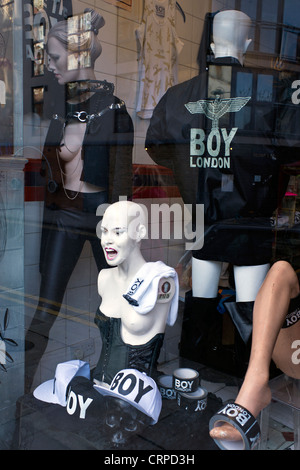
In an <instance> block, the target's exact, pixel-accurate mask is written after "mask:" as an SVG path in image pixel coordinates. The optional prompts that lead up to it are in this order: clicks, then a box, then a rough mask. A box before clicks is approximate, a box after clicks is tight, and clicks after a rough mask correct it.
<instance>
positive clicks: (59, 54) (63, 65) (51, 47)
mask: <svg viewBox="0 0 300 470" xmlns="http://www.w3.org/2000/svg"><path fill="white" fill-rule="evenodd" d="M47 47H48V56H49V61H48V69H49V70H50V71H51V72H53V73H54V76H55V78H56V79H57V81H58V83H59V84H60V85H64V84H65V83H68V82H73V81H75V80H78V79H79V78H80V77H79V74H80V69H75V70H69V69H68V57H69V54H68V51H67V50H66V49H65V47H64V46H63V44H62V43H61V42H60V41H58V40H57V39H56V38H54V37H51V38H49V40H48V44H47Z"/></svg>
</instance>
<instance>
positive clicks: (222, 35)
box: [210, 10, 252, 65]
mask: <svg viewBox="0 0 300 470" xmlns="http://www.w3.org/2000/svg"><path fill="white" fill-rule="evenodd" d="M250 27H251V19H250V18H249V16H247V15H246V14H245V13H243V12H241V11H237V10H226V11H221V12H219V13H217V14H216V16H215V18H214V23H213V40H214V42H213V43H212V44H211V45H210V47H211V49H212V51H213V53H214V56H215V58H216V59H217V58H220V57H234V58H235V59H237V60H238V61H239V62H240V64H241V65H243V63H244V54H245V53H246V51H247V49H248V47H249V45H250V43H251V41H252V40H251V39H249V38H248V34H249V30H250Z"/></svg>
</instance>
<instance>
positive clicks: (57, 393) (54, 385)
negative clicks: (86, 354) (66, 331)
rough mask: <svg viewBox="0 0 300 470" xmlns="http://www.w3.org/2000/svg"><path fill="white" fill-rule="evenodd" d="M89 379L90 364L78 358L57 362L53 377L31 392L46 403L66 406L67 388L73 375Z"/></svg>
mask: <svg viewBox="0 0 300 470" xmlns="http://www.w3.org/2000/svg"><path fill="white" fill-rule="evenodd" d="M77 375H80V376H82V377H86V378H88V379H90V375H91V373H90V365H89V363H88V362H83V361H80V360H78V359H75V360H73V361H67V362H62V363H60V364H57V366H56V370H55V376H54V379H51V380H47V382H44V383H42V384H41V385H39V386H38V387H37V388H36V389H35V390H34V392H33V395H34V397H35V398H37V399H38V400H41V401H45V402H47V403H55V404H57V405H61V406H67V389H68V385H69V383H70V382H71V380H72V379H73V377H75V376H77Z"/></svg>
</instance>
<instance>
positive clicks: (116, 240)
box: [101, 201, 147, 268]
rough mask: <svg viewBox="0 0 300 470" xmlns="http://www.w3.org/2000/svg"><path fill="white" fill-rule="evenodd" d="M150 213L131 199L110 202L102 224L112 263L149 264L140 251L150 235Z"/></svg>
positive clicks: (107, 255) (107, 252)
mask: <svg viewBox="0 0 300 470" xmlns="http://www.w3.org/2000/svg"><path fill="white" fill-rule="evenodd" d="M146 234H147V230H146V216H145V213H144V211H143V208H142V207H141V206H140V205H139V204H136V203H135V202H131V201H119V202H116V203H114V204H112V205H110V206H109V207H108V208H107V209H106V211H105V213H104V215H103V219H102V223H101V245H102V248H103V251H104V254H105V258H106V261H107V263H108V265H110V266H120V265H124V263H125V264H126V265H130V266H131V267H136V268H137V267H138V266H137V265H139V264H141V263H145V260H144V258H143V256H142V254H141V251H140V245H141V241H142V239H143V238H145V237H146Z"/></svg>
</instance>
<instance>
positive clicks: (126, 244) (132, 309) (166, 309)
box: [94, 201, 178, 381]
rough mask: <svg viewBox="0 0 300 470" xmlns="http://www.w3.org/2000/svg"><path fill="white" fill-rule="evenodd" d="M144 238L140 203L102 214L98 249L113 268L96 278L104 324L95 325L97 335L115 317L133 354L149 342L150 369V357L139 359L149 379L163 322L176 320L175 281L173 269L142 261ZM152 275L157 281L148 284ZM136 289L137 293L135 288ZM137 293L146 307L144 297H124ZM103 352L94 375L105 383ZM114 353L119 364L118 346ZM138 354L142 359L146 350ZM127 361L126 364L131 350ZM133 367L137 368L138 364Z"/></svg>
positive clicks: (118, 206)
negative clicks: (150, 363)
mask: <svg viewBox="0 0 300 470" xmlns="http://www.w3.org/2000/svg"><path fill="white" fill-rule="evenodd" d="M137 217H138V219H137ZM146 234H147V230H146V217H145V214H144V212H143V209H142V208H141V206H139V205H138V204H136V203H134V202H130V201H120V202H117V203H115V204H112V205H111V206H109V207H108V209H107V210H106V211H105V213H104V216H103V220H102V224H101V245H102V248H103V251H104V255H105V258H106V261H107V263H108V265H109V266H110V267H111V268H108V269H103V270H102V271H100V273H99V276H98V292H99V295H100V296H101V299H102V301H101V305H100V307H99V313H98V318H99V316H100V317H101V320H102V321H100V323H99V322H97V314H96V320H95V321H96V323H98V326H99V328H100V331H101V325H102V326H103V321H108V320H109V319H117V321H118V322H119V324H120V338H119V339H118V340H119V342H121V343H122V344H123V346H122V347H123V348H129V350H131V349H134V351H135V354H136V352H137V351H138V349H139V350H140V351H143V349H144V348H145V347H147V350H148V348H149V347H150V345H151V344H152V343H153V344H154V352H153V351H152V352H151V362H152V365H150V366H149V367H150V368H149V367H148V359H149V358H148V359H145V358H144V359H142V362H143V361H144V364H142V369H143V371H145V372H146V373H148V375H151V373H152V369H154V368H155V364H154V363H153V361H154V362H156V360H157V358H158V355H159V351H160V348H161V345H162V341H163V335H164V332H165V328H166V324H167V323H168V324H170V325H173V324H174V322H175V320H176V316H177V307H178V288H177V285H178V280H177V274H176V272H175V270H173V268H169V267H168V266H166V265H165V264H164V263H162V262H160V261H159V262H156V263H147V262H146V261H145V259H144V257H143V255H142V253H141V249H140V245H141V241H142V239H143V238H145V236H146ZM152 276H153V279H154V278H155V280H156V283H155V282H154V281H153V280H152ZM147 277H150V278H151V279H150V280H149V279H147ZM147 285H148V288H147V289H146V286H147ZM137 286H138V289H136V287H137ZM130 287H131V289H130ZM141 289H142V291H143V292H144V298H146V297H147V307H146V306H145V305H143V299H142V298H140V299H139V300H138V301H137V300H136V299H133V298H130V297H129V296H128V295H126V293H127V294H130V292H131V293H132V292H134V293H137V292H139V290H140V291H141ZM150 298H151V300H149V299H150ZM128 299H129V300H128ZM136 304H138V306H137V305H136ZM144 304H145V301H144ZM171 307H172V308H171ZM170 314H171V315H170ZM112 321H114V320H112ZM102 339H103V331H102ZM114 340H115V338H112V339H110V340H109V341H112V342H114ZM120 348H121V346H120ZM103 349H104V348H103V347H102V351H101V357H100V360H99V363H98V366H97V367H96V372H95V374H94V377H95V378H96V379H98V380H103V378H102V377H101V374H102V372H101V374H100V375H99V368H102V369H103V367H104V365H103V361H104V356H103V355H104V354H105V351H103ZM113 349H114V354H115V355H116V357H115V360H117V359H118V358H117V352H116V348H115V347H114V348H113ZM150 349H151V348H150ZM121 354H122V357H119V360H121V359H122V358H123V356H124V352H123V351H122V350H121V349H120V355H121ZM142 355H143V356H144V352H142ZM128 357H129V359H128V360H129V362H130V352H129V353H128ZM133 359H134V358H133ZM106 361H108V362H110V363H111V364H112V362H113V359H112V356H110V358H108V359H107V358H106ZM106 361H105V362H106ZM115 365H116V367H117V370H116V371H113V370H110V371H109V373H108V372H107V375H108V377H107V379H109V376H111V375H112V377H113V376H114V374H115V373H116V372H117V371H118V370H120V368H122V367H120V362H119V361H118V363H117V364H115ZM124 366H126V367H133V364H128V363H127V362H126V364H124ZM111 367H112V368H114V367H115V366H114V365H113V366H111ZM111 367H110V368H111ZM135 367H136V368H139V367H137V366H136V365H135ZM97 369H98V370H97ZM104 381H105V380H104Z"/></svg>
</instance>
